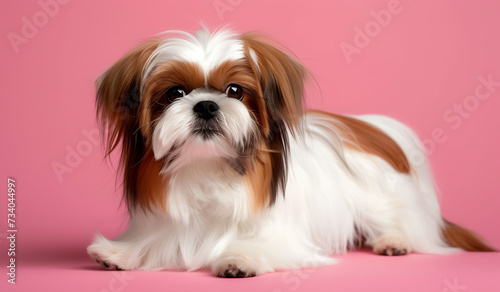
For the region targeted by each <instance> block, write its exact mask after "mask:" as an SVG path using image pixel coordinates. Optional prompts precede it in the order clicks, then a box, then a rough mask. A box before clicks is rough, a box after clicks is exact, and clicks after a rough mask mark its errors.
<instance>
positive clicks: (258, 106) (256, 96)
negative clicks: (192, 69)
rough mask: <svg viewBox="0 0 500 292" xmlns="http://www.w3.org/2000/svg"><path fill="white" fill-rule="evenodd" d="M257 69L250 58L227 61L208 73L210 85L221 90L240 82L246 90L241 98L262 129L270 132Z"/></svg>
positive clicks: (223, 90)
mask: <svg viewBox="0 0 500 292" xmlns="http://www.w3.org/2000/svg"><path fill="white" fill-rule="evenodd" d="M256 73H257V71H255V68H254V66H253V64H252V62H251V61H250V60H248V59H247V60H241V61H226V62H224V63H223V64H221V65H220V66H219V67H217V68H216V69H214V70H212V71H211V72H210V73H209V74H208V82H207V83H208V85H209V86H211V87H213V88H215V89H216V90H219V91H221V92H225V91H226V87H227V86H228V85H229V84H233V83H234V84H238V85H240V86H241V87H242V88H243V90H244V96H243V99H242V100H241V101H242V102H243V104H245V106H246V107H247V108H248V110H249V111H250V112H251V114H252V115H253V116H254V118H255V121H256V122H257V123H258V124H259V125H260V126H261V130H262V131H263V132H264V133H266V132H269V122H268V116H267V110H266V104H265V102H264V99H263V98H262V89H261V87H260V84H259V83H258V82H257V80H258V75H256Z"/></svg>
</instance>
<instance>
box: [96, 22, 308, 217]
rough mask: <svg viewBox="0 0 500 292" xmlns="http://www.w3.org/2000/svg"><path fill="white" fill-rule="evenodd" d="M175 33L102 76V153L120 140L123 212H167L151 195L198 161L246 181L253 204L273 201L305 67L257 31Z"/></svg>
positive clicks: (283, 168) (140, 49) (299, 100)
mask: <svg viewBox="0 0 500 292" xmlns="http://www.w3.org/2000/svg"><path fill="white" fill-rule="evenodd" d="M180 35H181V37H176V38H166V39H152V40H149V41H147V42H145V43H143V44H142V45H140V46H138V47H137V48H135V49H134V50H132V51H131V52H129V53H128V54H127V55H126V56H124V57H123V58H122V59H120V60H119V61H118V62H117V63H116V64H115V65H114V66H112V67H111V68H110V69H109V70H108V71H107V72H106V73H104V74H103V75H102V76H101V77H100V78H99V80H98V97H97V103H98V110H99V112H100V114H101V118H102V121H103V123H104V125H105V126H106V127H107V130H108V147H109V148H108V151H110V152H111V151H112V150H113V149H114V148H115V147H116V146H117V145H118V144H119V142H122V156H121V162H122V166H123V168H124V175H125V177H124V185H125V188H126V189H125V191H126V194H127V200H128V204H129V207H131V206H135V205H136V204H137V203H138V205H141V206H142V207H145V208H150V206H151V205H155V206H156V207H161V206H163V205H164V201H163V200H164V199H162V198H160V195H155V193H157V192H160V193H161V194H164V192H163V191H160V190H159V189H161V188H162V187H165V185H166V184H168V180H169V178H170V177H171V176H173V175H175V173H176V172H177V171H179V170H180V169H181V168H182V167H184V166H186V165H188V164H191V163H197V162H199V161H200V160H202V159H204V160H208V161H214V160H217V161H222V162H223V163H226V164H227V165H229V166H230V167H231V169H233V170H234V171H235V173H237V174H238V175H240V176H245V178H246V179H247V181H248V185H249V188H251V189H254V191H253V192H252V193H253V196H254V197H253V198H252V199H253V201H254V202H255V206H257V207H259V206H260V207H265V206H267V205H269V204H272V203H273V202H274V199H275V197H276V192H277V191H278V189H279V187H283V186H284V183H285V176H286V158H287V153H286V151H287V147H288V145H287V143H288V139H287V132H289V131H291V132H293V130H294V127H295V126H296V125H297V122H298V118H299V116H300V114H301V110H302V94H303V79H304V77H305V70H304V68H303V67H302V66H301V65H300V64H299V63H297V62H296V61H294V60H293V59H292V58H290V57H289V56H288V55H286V54H284V53H283V52H281V51H279V50H278V49H276V48H275V47H274V46H272V45H270V44H268V43H267V42H264V41H262V40H261V38H259V37H258V36H256V35H252V34H246V35H236V34H234V33H231V32H228V31H224V30H223V31H218V32H215V33H213V34H210V33H209V32H207V31H206V30H203V31H199V32H198V33H197V34H195V35H190V34H187V33H180ZM161 208H163V207H161Z"/></svg>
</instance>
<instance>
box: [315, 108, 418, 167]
mask: <svg viewBox="0 0 500 292" xmlns="http://www.w3.org/2000/svg"><path fill="white" fill-rule="evenodd" d="M310 112H312V113H316V114H320V115H325V116H328V117H331V118H333V119H335V120H336V121H338V122H340V123H342V124H343V125H345V126H346V128H344V127H339V126H338V125H337V124H335V123H333V124H332V126H333V127H335V128H336V130H337V132H338V133H337V134H339V135H341V136H342V137H343V138H345V139H343V145H344V147H346V148H349V149H352V150H356V151H360V152H366V153H369V154H372V155H376V156H378V157H380V158H382V159H384V160H385V161H386V162H387V163H389V164H390V165H391V166H392V167H393V168H394V169H395V170H397V171H398V172H401V173H407V174H409V173H410V171H411V167H410V163H409V161H408V158H407V157H406V155H405V154H404V152H403V150H402V149H401V147H399V145H398V144H397V143H396V142H395V141H394V140H393V139H392V138H391V137H389V136H388V135H387V134H386V133H384V132H383V131H382V130H380V129H379V128H377V127H376V126H373V125H371V124H369V123H367V122H364V121H361V120H358V119H355V118H351V117H347V116H341V115H336V114H331V113H325V112H320V111H310Z"/></svg>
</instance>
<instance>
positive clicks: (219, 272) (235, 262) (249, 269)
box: [212, 256, 260, 278]
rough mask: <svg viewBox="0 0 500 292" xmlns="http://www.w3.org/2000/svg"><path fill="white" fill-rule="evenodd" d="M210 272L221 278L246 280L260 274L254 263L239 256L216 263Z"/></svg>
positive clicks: (225, 258)
mask: <svg viewBox="0 0 500 292" xmlns="http://www.w3.org/2000/svg"><path fill="white" fill-rule="evenodd" d="M212 272H213V274H214V275H215V276H217V277H222V278H247V277H255V276H256V275H258V274H260V273H259V272H258V270H257V268H256V267H255V263H254V262H252V261H251V260H249V259H247V258H245V257H239V256H228V257H224V258H223V259H221V260H219V261H217V262H216V263H215V264H214V265H213V267H212Z"/></svg>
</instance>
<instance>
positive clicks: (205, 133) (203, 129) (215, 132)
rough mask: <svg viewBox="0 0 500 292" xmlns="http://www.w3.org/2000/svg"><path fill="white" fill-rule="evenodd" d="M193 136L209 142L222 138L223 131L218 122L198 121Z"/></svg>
mask: <svg viewBox="0 0 500 292" xmlns="http://www.w3.org/2000/svg"><path fill="white" fill-rule="evenodd" d="M193 135H194V136H198V137H201V138H202V139H203V140H208V139H211V138H214V137H221V136H223V134H222V129H221V127H220V125H219V123H218V122H216V121H212V120H209V121H198V122H197V123H196V125H195V127H194V130H193Z"/></svg>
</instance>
